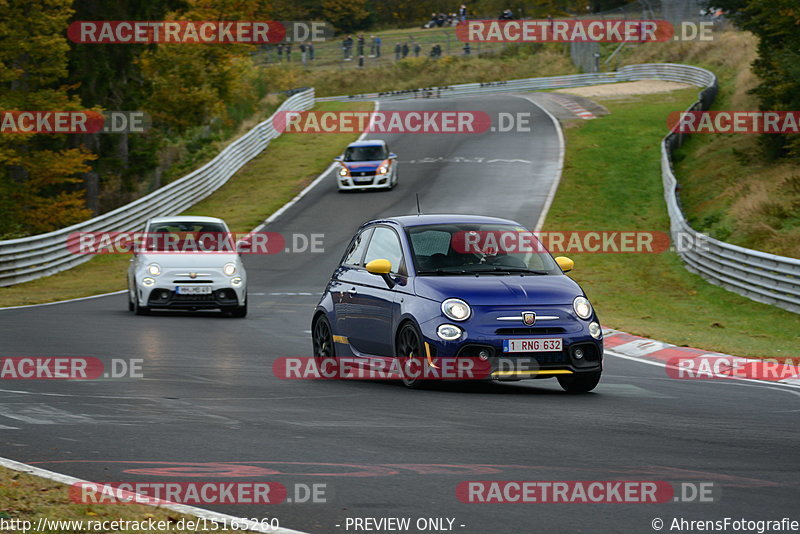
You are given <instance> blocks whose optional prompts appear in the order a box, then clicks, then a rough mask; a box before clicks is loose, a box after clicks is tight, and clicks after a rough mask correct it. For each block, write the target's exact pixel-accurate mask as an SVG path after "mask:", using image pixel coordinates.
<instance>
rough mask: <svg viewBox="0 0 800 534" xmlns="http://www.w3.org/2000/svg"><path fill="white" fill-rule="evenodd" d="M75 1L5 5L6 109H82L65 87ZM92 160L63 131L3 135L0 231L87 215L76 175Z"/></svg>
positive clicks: (1, 106)
mask: <svg viewBox="0 0 800 534" xmlns="http://www.w3.org/2000/svg"><path fill="white" fill-rule="evenodd" d="M71 3H72V2H71V1H70V0H0V35H2V36H3V38H2V39H0V110H4V111H11V110H28V111H33V110H37V111H38V110H57V111H75V110H80V109H83V106H82V105H81V102H80V101H79V99H78V98H77V97H75V96H70V94H69V90H70V87H68V86H65V85H63V80H64V79H65V78H66V76H67V52H68V50H69V45H68V43H67V40H66V35H65V33H66V32H65V30H66V28H67V25H68V20H69V18H70V15H71V14H72V9H71V7H70V5H71ZM94 158H95V156H94V155H93V154H92V153H91V152H90V151H89V150H87V149H86V148H85V147H83V146H70V141H69V139H68V136H67V135H64V134H61V135H52V134H14V133H4V134H0V227H1V228H0V234H2V235H3V236H5V237H9V236H14V235H21V234H32V233H39V232H46V231H50V230H54V229H56V228H59V227H61V226H66V225H69V224H73V223H75V222H78V221H80V220H83V219H85V218H87V217H88V216H89V215H90V214H91V212H90V211H89V210H87V209H86V207H85V201H84V195H83V190H82V188H81V187H80V184H79V182H80V181H81V180H80V178H79V177H78V175H79V174H80V173H83V172H86V171H87V170H88V169H89V166H88V162H90V161H92V160H93V159H94Z"/></svg>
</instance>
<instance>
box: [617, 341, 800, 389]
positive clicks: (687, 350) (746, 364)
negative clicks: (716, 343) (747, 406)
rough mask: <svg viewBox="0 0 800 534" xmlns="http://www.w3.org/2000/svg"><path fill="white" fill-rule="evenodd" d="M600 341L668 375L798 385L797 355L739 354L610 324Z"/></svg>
mask: <svg viewBox="0 0 800 534" xmlns="http://www.w3.org/2000/svg"><path fill="white" fill-rule="evenodd" d="M603 345H604V348H605V351H606V352H608V353H610V354H611V355H612V356H621V357H624V358H626V359H632V360H640V361H642V362H645V363H651V364H655V365H660V366H661V367H664V368H665V369H666V371H667V375H668V376H669V377H671V378H677V379H690V380H707V379H722V380H725V379H728V380H747V381H755V382H769V383H773V384H782V385H786V386H792V387H800V366H798V365H797V364H798V362H800V360H798V359H797V358H790V357H786V358H780V357H779V358H764V359H760V358H741V357H738V356H731V355H729V354H721V353H719V352H709V351H705V350H700V349H694V348H691V347H679V346H677V345H671V344H669V343H664V342H663V341H656V340H655V339H648V338H646V337H639V336H634V335H631V334H628V333H625V332H621V331H619V330H613V329H610V328H604V329H603Z"/></svg>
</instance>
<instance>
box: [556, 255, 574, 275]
mask: <svg viewBox="0 0 800 534" xmlns="http://www.w3.org/2000/svg"><path fill="white" fill-rule="evenodd" d="M556 263H557V264H558V266H559V267H561V270H562V271H564V272H565V273H568V272H570V271H571V270H572V269H574V268H575V262H574V261H572V260H571V259H569V258H568V257H566V256H558V257H557V258H556Z"/></svg>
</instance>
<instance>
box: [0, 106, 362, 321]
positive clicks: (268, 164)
mask: <svg viewBox="0 0 800 534" xmlns="http://www.w3.org/2000/svg"><path fill="white" fill-rule="evenodd" d="M317 109H320V110H325V111H337V110H367V109H372V103H371V102H347V103H345V102H326V103H322V104H320V105H319V106H317ZM356 137H358V136H357V135H354V134H347V133H345V134H326V135H306V134H286V135H282V136H280V137H279V138H277V139H276V140H274V141H273V142H272V143H270V146H269V147H268V148H267V150H265V151H264V152H263V153H261V154H260V155H259V156H257V157H256V158H255V159H253V160H252V161H250V162H249V163H248V164H247V165H245V166H244V167H243V168H242V169H241V170H239V172H238V173H236V175H235V176H234V177H233V178H231V179H230V181H229V182H228V183H227V184H225V185H224V186H223V187H222V188H220V189H219V190H218V191H216V192H215V193H214V194H213V195H211V196H210V197H208V198H207V199H205V200H203V201H202V202H200V203H199V204H197V205H195V206H194V207H192V208H191V209H190V210H188V211H187V212H186V214H194V215H201V214H202V215H210V216H213V217H222V218H223V219H225V220H226V222H227V223H228V225H229V226H230V227H231V230H232V231H234V232H247V231H249V230H252V229H253V228H254V227H255V226H257V225H258V224H259V223H260V222H262V221H263V220H264V219H265V218H267V217H268V216H269V215H270V214H271V213H273V212H274V211H275V210H277V209H278V208H280V207H281V206H282V205H283V204H285V203H286V202H288V201H289V200H291V199H292V198H293V197H294V196H295V195H296V194H297V193H299V192H300V191H301V190H302V189H303V188H304V187H305V186H306V185H308V184H309V183H310V182H311V181H312V180H314V178H316V177H317V176H318V175H319V174H320V173H321V172H322V171H323V170H325V168H326V167H327V166H328V165H329V164H330V162H331V158H333V157H334V156H336V155H338V154H340V153H341V150H342V147H343V146H345V145H347V143H350V142H352V141H354V140H355V138H356ZM131 230H136V229H131ZM129 259H130V258H129V257H128V256H127V255H108V256H98V257H96V258H93V259H92V260H91V261H89V262H88V263H85V264H83V265H79V266H78V267H75V268H74V269H70V270H68V271H65V272H63V273H59V274H55V275H53V276H48V277H46V278H40V279H39V280H34V281H32V282H27V283H25V284H18V285H15V286H11V287H3V288H0V307H3V306H20V305H24V304H40V303H43V302H52V301H56V300H66V299H72V298H78V297H85V296H89V295H97V294H100V293H109V292H112V291H118V290H120V289H125V272H126V269H127V265H128V260H129Z"/></svg>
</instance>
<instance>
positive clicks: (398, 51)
mask: <svg viewBox="0 0 800 534" xmlns="http://www.w3.org/2000/svg"><path fill="white" fill-rule="evenodd" d="M402 52H403V47H402V46H400V43H397V44H396V45H394V59H395V60H396V61H399V60H400V54H401V53H402Z"/></svg>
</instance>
